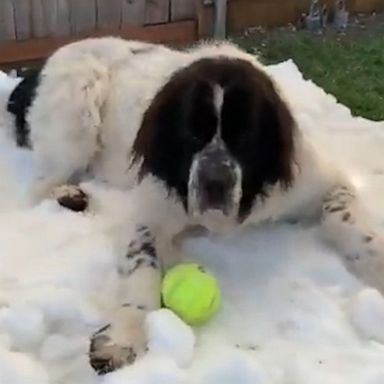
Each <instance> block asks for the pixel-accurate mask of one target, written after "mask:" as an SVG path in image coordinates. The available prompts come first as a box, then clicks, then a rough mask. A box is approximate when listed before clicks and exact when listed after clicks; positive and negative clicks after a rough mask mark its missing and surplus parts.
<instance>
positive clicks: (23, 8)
mask: <svg viewBox="0 0 384 384" xmlns="http://www.w3.org/2000/svg"><path fill="white" fill-rule="evenodd" d="M13 7H14V8H13V9H14V17H15V26H16V38H17V39H18V40H25V39H28V38H29V37H31V32H32V25H31V17H30V16H31V2H30V0H13Z"/></svg>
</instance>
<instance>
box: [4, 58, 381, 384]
mask: <svg viewBox="0 0 384 384" xmlns="http://www.w3.org/2000/svg"><path fill="white" fill-rule="evenodd" d="M269 71H270V72H271V74H272V75H273V76H274V77H275V78H276V79H277V80H278V81H279V82H280V83H281V85H282V87H283V88H285V89H287V90H288V91H289V92H290V100H289V101H290V102H291V104H292V107H293V108H295V110H296V111H297V114H298V116H299V120H300V124H302V125H303V126H305V127H306V129H307V130H308V133H309V134H311V135H313V137H315V138H316V143H318V145H320V146H324V148H326V154H327V155H329V156H334V157H335V158H337V159H339V160H340V161H343V162H345V164H347V165H348V167H349V168H348V169H349V170H350V172H351V173H352V175H353V177H354V179H355V181H356V183H357V184H358V185H359V186H360V189H361V192H362V193H363V195H364V196H365V197H366V200H367V203H369V206H370V207H371V209H372V211H373V213H374V214H375V216H376V217H377V219H378V221H379V223H378V225H380V221H382V220H383V221H384V216H383V215H381V212H384V211H383V209H381V208H384V205H383V204H384V202H382V199H381V196H382V195H383V192H384V157H383V156H382V149H383V148H384V124H383V123H373V122H370V121H367V120H364V119H361V118H354V117H352V116H351V114H350V112H349V111H348V109H346V108H345V107H343V106H342V105H339V104H337V103H336V101H335V99H334V98H333V97H331V96H329V95H327V94H325V93H324V92H323V91H322V90H321V89H319V88H317V87H316V86H315V85H314V84H312V83H311V82H307V81H304V79H303V78H302V76H301V74H300V72H299V71H298V69H297V68H296V66H295V65H294V64H293V63H292V62H290V61H288V62H285V63H282V64H280V65H276V66H273V67H270V68H269ZM13 82H14V80H10V79H8V78H7V77H5V76H3V75H2V74H1V73H0V104H2V103H3V102H4V97H5V95H6V94H7V92H9V90H10V88H11V85H12V84H11V83H13ZM0 124H3V125H6V122H5V120H3V121H1V122H0ZM1 128H2V129H0V131H1V132H0V213H1V214H0V383H1V384H35V383H36V384H74V383H76V384H95V383H103V384H123V383H124V384H155V383H156V384H158V383H165V384H234V383H240V384H324V383H335V384H344V383H345V384H361V383H364V384H382V383H383V382H384V327H383V321H384V299H383V297H382V296H380V295H379V294H378V293H377V292H376V291H375V290H373V289H371V288H368V287H364V286H362V285H361V284H360V283H359V282H358V281H356V279H355V278H354V277H353V276H351V275H350V274H349V273H348V272H346V270H345V269H344V267H343V266H342V265H341V263H340V261H339V260H338V258H337V255H335V254H334V252H333V251H332V250H330V249H328V248H326V247H325V246H324V245H323V244H322V243H321V242H320V241H319V240H318V228H316V227H315V228H303V227H299V226H294V225H289V224H275V225H271V226H270V227H259V228H254V229H248V230H247V231H245V232H244V233H242V234H237V235H230V236H227V237H225V238H220V239H215V240H207V239H204V238H200V239H194V240H191V241H189V242H188V243H187V244H186V245H185V249H186V254H188V258H192V259H194V260H197V261H200V262H202V263H204V264H205V265H206V266H207V267H208V268H210V269H211V270H212V271H213V272H214V273H215V274H216V276H217V277H218V279H219V282H220V284H221V286H222V290H223V297H224V302H223V307H222V310H221V311H220V313H219V314H218V316H217V317H216V318H215V319H214V320H213V321H212V322H211V323H210V324H208V325H207V326H205V327H202V328H200V329H197V330H194V333H192V331H191V329H190V328H189V327H187V326H186V325H185V324H183V323H182V322H181V321H180V320H179V319H177V318H176V317H175V316H174V315H173V314H172V313H170V312H169V311H167V310H160V311H157V312H154V313H151V314H150V315H149V316H148V318H147V323H146V325H147V328H148V333H149V335H150V344H149V348H150V351H149V353H148V354H147V355H146V356H145V357H144V358H143V359H141V360H140V361H138V362H137V364H135V365H134V366H132V367H126V368H123V369H121V370H119V371H116V372H113V373H111V374H109V375H106V376H105V377H97V375H96V374H95V373H94V372H93V371H92V369H91V368H90V367H89V365H88V362H87V360H88V359H87V350H88V338H89V335H90V334H91V333H92V332H93V331H95V330H96V329H98V328H99V327H100V326H102V325H103V324H104V323H105V320H106V318H107V316H108V314H109V313H110V311H111V310H112V308H113V305H114V298H115V294H116V271H115V266H116V251H115V249H114V247H113V244H112V240H111V238H110V234H109V232H108V220H107V216H108V215H107V214H106V213H105V212H104V211H103V210H100V211H98V210H96V211H95V212H93V213H92V214H86V215H82V214H75V213H73V212H69V211H66V210H64V209H61V208H60V207H58V206H57V205H56V204H55V203H54V202H52V201H45V202H43V203H42V204H40V205H39V206H38V207H35V208H33V209H27V208H25V207H23V205H22V203H21V196H22V193H23V188H24V186H25V185H26V183H27V182H28V179H29V178H30V177H31V174H32V172H33V168H32V166H31V161H30V154H29V153H28V152H27V151H23V150H17V149H15V147H14V146H13V144H11V143H10V141H9V137H8V133H9V132H8V131H7V129H6V127H1ZM91 187H92V191H93V193H94V195H96V197H97V195H98V196H99V197H100V198H101V197H104V198H105V197H107V200H108V201H110V202H111V204H113V205H114V207H115V208H113V207H111V210H113V209H115V210H116V207H118V206H119V195H118V193H116V192H113V191H109V190H103V189H102V187H100V186H98V185H96V184H93V185H91ZM104 200H105V199H104Z"/></svg>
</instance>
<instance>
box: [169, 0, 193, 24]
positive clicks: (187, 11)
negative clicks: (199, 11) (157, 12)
mask: <svg viewBox="0 0 384 384" xmlns="http://www.w3.org/2000/svg"><path fill="white" fill-rule="evenodd" d="M195 17H196V5H195V2H194V1H193V0H172V1H171V19H172V20H183V19H184V20H185V19H192V18H195Z"/></svg>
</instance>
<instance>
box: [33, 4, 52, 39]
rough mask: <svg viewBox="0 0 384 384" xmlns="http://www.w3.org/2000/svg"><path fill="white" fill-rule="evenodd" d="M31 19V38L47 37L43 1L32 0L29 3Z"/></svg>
mask: <svg viewBox="0 0 384 384" xmlns="http://www.w3.org/2000/svg"><path fill="white" fill-rule="evenodd" d="M31 17H32V36H33V37H46V36H48V34H49V33H48V28H47V20H46V18H45V12H44V3H43V0H32V2H31Z"/></svg>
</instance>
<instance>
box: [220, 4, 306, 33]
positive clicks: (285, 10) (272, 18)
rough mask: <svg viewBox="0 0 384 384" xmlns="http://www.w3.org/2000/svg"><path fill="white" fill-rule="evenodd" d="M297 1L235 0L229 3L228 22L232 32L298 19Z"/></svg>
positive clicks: (276, 24)
mask: <svg viewBox="0 0 384 384" xmlns="http://www.w3.org/2000/svg"><path fill="white" fill-rule="evenodd" d="M296 12H297V10H296V7H295V2H292V1H286V0H260V1H257V2H256V1H254V0H234V1H230V2H229V3H228V14H227V22H228V27H229V30H230V31H231V32H239V31H242V30H244V29H246V28H249V27H254V26H258V25H261V26H265V27H270V26H278V25H285V24H288V23H291V22H295V21H297V20H298V17H299V15H297V14H296Z"/></svg>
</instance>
